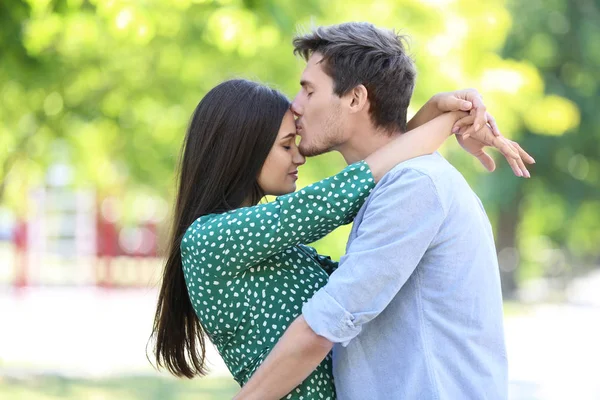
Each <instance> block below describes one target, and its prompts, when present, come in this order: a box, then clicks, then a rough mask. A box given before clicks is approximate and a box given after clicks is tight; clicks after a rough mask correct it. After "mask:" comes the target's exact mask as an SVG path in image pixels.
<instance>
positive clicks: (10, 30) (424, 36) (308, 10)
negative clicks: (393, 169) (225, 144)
mask: <svg viewBox="0 0 600 400" xmlns="http://www.w3.org/2000/svg"><path fill="white" fill-rule="evenodd" d="M550 3H551V4H552V5H551V7H555V8H556V10H554V9H552V10H554V11H553V13H552V14H551V15H552V17H548V18H549V19H548V18H546V17H544V16H543V15H545V14H544V13H545V11H544V10H550V8H549V7H550V6H546V3H543V4H542V3H541V2H533V3H527V4H533V5H531V6H529V5H527V6H525V5H520V4H516V5H514V6H513V7H516V8H515V16H514V18H515V20H514V21H513V17H511V14H510V12H509V9H508V8H507V7H506V4H505V3H504V1H503V0H493V1H488V2H485V4H484V3H482V2H478V1H476V0H454V1H451V0H427V1H419V2H416V1H410V0H396V1H394V0H374V1H371V2H369V3H368V4H367V3H362V2H356V3H355V4H352V3H348V2H347V1H342V0H331V1H328V2H320V1H318V0H309V1H304V2H288V1H283V0H148V1H145V2H135V3H132V2H130V1H125V0H113V1H109V2H107V1H100V0H12V1H10V2H2V3H0V24H1V26H2V30H1V31H0V50H1V51H2V57H0V121H2V123H1V124H0V202H4V203H6V204H9V205H10V206H11V207H13V208H15V209H17V210H18V209H19V208H21V207H23V204H24V202H23V201H22V199H23V195H24V191H25V189H26V188H27V187H29V186H31V185H34V184H39V183H40V182H43V180H44V179H45V171H46V169H47V167H48V166H49V165H50V164H53V163H56V162H66V163H69V164H71V165H73V166H75V170H74V171H75V182H76V184H77V185H80V186H85V185H89V186H93V187H95V188H98V190H99V192H100V196H105V195H109V194H115V195H118V196H119V197H120V198H122V199H124V200H125V203H126V204H128V205H129V208H128V209H127V210H125V212H124V215H125V216H126V217H127V218H129V219H133V220H135V219H139V218H143V217H144V216H143V215H140V210H139V207H136V204H137V203H136V201H135V199H139V198H140V197H145V196H158V197H160V198H162V199H163V200H164V201H167V202H169V203H170V202H171V200H172V196H173V191H174V186H175V185H174V182H173V176H174V175H173V172H174V170H175V164H176V161H177V157H178V153H179V148H180V146H181V141H182V138H183V135H184V132H185V128H186V124H187V121H188V118H189V116H190V115H191V112H192V110H193V109H194V107H195V105H196V104H197V102H198V101H199V100H200V98H201V97H202V96H203V95H204V93H206V91H207V90H209V89H210V88H211V87H213V86H214V85H216V84H217V83H218V82H219V81H221V80H223V79H227V78H231V77H237V76H243V77H248V78H250V79H259V80H261V81H263V82H266V83H269V84H272V85H275V86H277V87H278V88H280V89H281V90H282V91H284V92H285V93H287V94H288V95H290V96H293V95H294V93H295V92H296V90H297V87H298V83H297V82H298V77H299V75H300V71H301V70H302V68H303V62H302V61H301V60H298V59H296V58H295V57H294V56H293V54H292V48H291V38H292V36H293V34H294V33H296V32H297V30H298V26H299V27H300V30H302V29H303V28H310V25H311V24H332V23H339V22H344V21H350V20H367V21H370V22H372V23H374V24H376V25H378V26H384V27H390V28H400V31H401V32H403V33H407V34H409V35H410V36H411V51H412V53H413V55H414V57H415V59H416V62H417V67H418V70H419V77H418V82H417V87H416V90H415V94H414V97H413V105H412V106H411V111H412V112H414V111H416V109H417V108H418V106H420V105H421V104H423V103H424V102H425V101H426V100H427V99H428V98H429V97H430V96H431V95H433V94H434V93H436V92H440V91H446V90H454V89H457V88H463V87H469V86H472V87H476V88H478V89H479V90H480V91H481V92H482V93H484V94H485V96H486V102H487V104H488V106H489V108H490V110H491V111H492V112H493V114H494V115H495V116H496V117H497V120H498V121H499V123H500V126H501V127H502V128H503V130H504V131H505V132H506V133H507V136H509V137H513V138H515V139H517V140H519V141H521V142H523V144H524V145H525V146H526V147H527V148H528V149H529V150H531V151H532V153H533V154H534V156H535V157H536V158H537V160H538V167H537V168H536V170H535V174H536V178H537V175H538V174H539V176H540V178H539V180H538V179H532V180H529V181H524V180H519V179H516V178H514V177H512V176H511V174H510V171H509V169H508V168H505V165H504V164H502V162H500V163H499V164H500V168H499V170H498V171H497V172H496V173H494V174H492V175H488V174H486V173H484V172H483V169H482V168H481V167H478V166H476V164H475V163H474V161H473V160H472V159H471V158H470V157H469V156H467V155H465V154H463V152H461V151H460V150H459V149H458V146H457V145H454V144H449V145H448V146H445V148H444V149H443V150H442V151H443V152H444V153H445V154H446V155H447V156H448V157H449V158H450V159H451V161H452V162H453V163H454V164H455V165H457V166H458V167H459V168H460V170H461V172H463V174H464V175H465V176H466V178H467V179H468V180H469V182H470V183H471V184H472V185H474V187H475V188H476V191H477V192H478V194H480V196H481V197H482V199H483V201H484V203H485V204H486V207H487V208H488V211H489V213H490V216H491V219H492V221H497V222H496V223H495V225H496V228H497V233H498V248H499V250H500V252H501V255H504V256H506V257H504V256H503V257H501V261H503V270H505V271H508V273H507V274H505V276H504V278H505V283H504V284H505V287H506V288H507V290H508V291H512V290H513V289H514V286H515V282H514V279H513V277H514V276H515V273H514V271H515V270H516V269H515V267H516V265H517V264H518V258H517V255H518V253H517V252H516V250H511V249H519V250H521V251H522V252H523V257H522V262H523V263H524V265H526V266H528V268H526V269H525V271H529V272H527V274H529V273H533V272H531V271H534V272H535V268H538V269H539V267H538V266H539V265H540V263H541V262H542V261H543V260H541V259H540V256H539V254H538V253H539V251H538V249H540V248H543V250H544V251H546V250H547V249H549V247H548V246H547V244H548V243H549V242H547V241H546V242H543V240H540V239H539V238H540V237H547V238H549V240H551V241H553V242H554V243H560V241H561V240H563V239H564V240H566V241H567V243H568V244H569V245H570V246H571V245H573V246H574V247H573V248H574V249H578V250H577V251H578V253H577V254H581V255H586V254H588V255H589V254H593V253H594V252H595V250H594V249H593V248H592V247H593V243H597V242H598V241H597V240H596V242H592V238H594V236H593V235H591V236H590V235H588V234H589V232H591V231H592V230H593V225H591V221H592V220H593V218H591V217H590V218H588V217H587V215H588V214H593V213H595V214H596V216H597V215H598V213H597V209H598V205H597V203H594V202H590V201H587V200H586V201H583V199H589V198H590V197H587V196H590V194H591V193H596V192H593V191H590V190H591V189H590V188H592V187H596V188H597V186H595V185H597V182H598V180H597V175H598V164H597V159H598V157H597V154H598V151H597V149H598V144H597V143H598V142H595V143H592V142H591V140H593V138H597V136H598V135H597V133H598V131H597V128H595V126H594V125H593V122H594V121H596V120H588V122H586V124H585V125H582V127H581V131H582V132H590V133H589V135H588V137H587V138H581V137H580V135H576V134H575V133H568V134H567V135H564V136H561V135H562V134H563V133H564V132H575V128H577V126H578V125H579V118H580V116H579V108H581V109H582V110H584V109H585V112H584V116H587V115H593V114H592V113H593V111H591V110H592V109H593V105H592V102H591V101H590V99H592V97H593V95H595V94H597V84H596V81H597V79H595V78H597V72H596V71H597V70H596V71H592V69H591V68H592V66H594V65H596V66H597V65H598V64H597V60H598V50H597V48H596V47H597V46H596V47H594V46H593V45H592V44H590V43H594V41H593V40H592V39H593V38H594V37H597V36H594V35H597V26H598V25H597V24H596V25H593V13H588V14H587V15H585V20H586V21H588V22H586V23H584V24H583V25H577V24H578V21H579V22H581V21H583V20H584V19H583V17H582V19H581V21H580V20H579V19H576V20H571V19H570V18H572V16H570V14H568V13H570V12H571V11H570V10H569V9H570V7H567V6H565V4H567V5H568V4H569V3H567V2H561V1H558V0H553V1H552V2H550ZM550 3H548V4H550ZM576 3H578V4H579V3H581V4H582V6H581V7H584V6H583V5H585V4H589V2H587V3H586V2H584V1H583V0H578V2H576ZM561 4H562V5H561ZM518 7H523V10H521V9H520V8H518ZM536 7H537V8H536ZM561 7H562V8H561ZM585 7H589V5H586V6H585ZM593 9H595V10H596V9H597V7H596V8H593ZM540 10H541V11H543V12H540ZM536 13H537V14H536ZM530 14H531V16H530V18H531V21H528V24H524V23H522V22H521V21H526V20H527V19H526V18H528V17H527V16H528V15H530ZM549 15H550V14H549ZM557 15H558V16H557ZM577 15H579V14H577ZM582 15H583V14H582ZM561 16H562V17H561ZM573 18H579V17H573ZM538 20H539V21H538ZM535 21H538V22H539V23H538V22H535ZM548 21H551V22H548ZM557 21H558V22H557ZM565 21H567V22H565ZM533 22H535V23H536V24H537V25H535V24H534V23H533ZM511 24H512V29H513V30H512V33H511V34H510V37H509V40H508V42H506V39H507V36H508V35H509V32H511ZM561 24H562V25H561ZM523 25H527V26H525V27H523ZM529 25H531V26H529ZM565 25H566V26H567V29H566V31H565ZM538 26H539V27H538ZM557 26H558V28H556V27H557ZM582 26H583V27H582ZM575 27H577V30H575ZM520 29H525V30H523V31H522V33H519V32H521V31H520ZM563 31H565V32H564V33H561V32H563ZM576 32H580V33H576ZM538 34H539V35H538ZM519 35H520V36H519ZM540 35H541V36H540ZM578 35H583V36H581V37H580V36H578ZM586 35H587V36H586ZM538 36H539V37H538ZM567 37H571V39H569V40H572V41H577V40H579V41H578V42H577V43H576V44H573V43H575V42H573V43H571V42H569V41H567V39H566V38H567ZM583 37H585V38H589V40H588V39H583ZM535 38H537V39H535ZM534 39H535V40H534ZM563 39H564V41H563ZM505 42H506V43H505ZM577 46H580V47H577ZM563 48H568V49H569V51H571V50H572V52H574V53H576V52H577V51H578V50H577V49H580V50H579V51H580V52H581V54H579V53H578V54H574V56H575V57H576V58H575V59H576V60H579V61H575V62H571V63H565V62H563V60H571V58H569V57H570V56H568V54H566V53H567V52H565V54H564V55H563V54H558V55H552V54H557V53H558V49H560V50H562V49H563ZM503 49H504V50H503ZM532 49H535V51H533V50H532ZM552 51H554V53H552ZM534 53H535V54H534ZM499 54H503V56H502V57H501V56H500V55H499ZM548 54H551V55H552V57H558V58H552V57H550V56H548ZM583 54H585V56H584V55H583ZM503 57H504V58H503ZM577 57H579V58H577ZM550 58H552V60H554V61H553V62H554V64H552V63H551V62H550V61H551V60H550ZM556 60H558V61H556ZM594 60H595V61H594ZM594 63H596V64H594ZM565 65H566V67H565ZM552 71H554V72H552ZM556 71H558V72H556ZM553 74H554V75H553ZM594 74H596V75H594ZM567 82H571V83H567ZM560 85H563V86H565V90H559V89H557V88H558V87H560ZM545 86H546V87H545ZM567 86H568V87H569V89H568V90H567V89H566V87H567ZM575 87H579V88H581V93H587V94H586V95H585V96H584V94H579V95H574V94H573V93H574V91H575ZM591 88H593V90H592V89H591ZM578 90H579V89H578ZM567 99H571V100H567ZM593 116H594V118H596V119H597V118H598V116H597V115H593ZM589 121H592V122H589ZM584 127H585V128H584ZM594 129H595V130H594ZM592 132H593V134H592ZM575 137H576V138H577V139H575ZM547 154H552V156H551V157H548V156H546V155H547ZM551 165H553V166H556V167H551ZM342 167H343V160H342V158H341V157H340V156H339V155H337V154H328V155H324V156H319V157H317V158H315V159H314V160H311V162H309V163H308V164H307V165H306V166H305V167H303V169H302V174H301V179H300V185H305V184H308V183H310V182H312V181H314V180H316V179H320V178H322V177H324V176H326V175H329V174H331V173H334V172H335V171H336V170H339V169H341V168H342ZM540 167H541V168H540ZM584 172H585V174H584ZM558 179H561V185H562V186H560V188H561V189H558V186H556V182H555V181H556V180H558ZM583 188H586V189H585V190H584V189H583ZM588 189H589V190H588ZM563 190H564V191H563ZM522 198H525V201H523V202H521V199H522ZM578 199H579V200H581V204H582V205H583V206H582V207H581V208H580V209H577V210H575V209H573V208H572V207H571V208H569V205H568V204H569V202H571V201H576V200H577V201H579V200H578ZM569 210H571V211H569ZM519 211H520V213H519ZM571 217H572V218H571ZM594 217H595V216H594ZM520 218H523V223H522V224H521V225H520V227H519V225H518V222H519V220H520ZM567 220H568V221H567ZM567 223H568V224H569V227H570V228H572V231H569V232H565V231H561V228H562V227H564V224H567ZM347 232H348V227H344V228H341V229H339V230H338V231H336V232H334V233H333V234H332V235H330V236H328V237H327V238H325V239H323V240H322V241H320V242H318V243H317V244H316V247H317V248H318V249H319V250H320V251H321V252H323V253H325V254H331V255H332V256H333V257H339V256H340V255H341V254H343V252H344V245H345V240H346V237H347ZM540 235H545V236H540ZM596 237H597V236H596ZM581 243H586V244H585V245H582V244H581ZM544 246H546V247H544ZM505 249H506V250H505ZM503 251H504V253H503ZM595 254H597V252H596V253H595ZM507 260H508V261H511V260H513V261H514V264H510V263H508V264H507V263H506V262H507ZM533 266H534V267H535V268H534V267H533ZM527 274H524V276H525V275H527Z"/></svg>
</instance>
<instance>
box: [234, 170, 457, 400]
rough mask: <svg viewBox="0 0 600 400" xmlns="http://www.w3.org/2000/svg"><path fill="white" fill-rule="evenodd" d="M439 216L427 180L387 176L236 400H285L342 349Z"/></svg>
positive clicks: (401, 277) (405, 269)
mask: <svg viewBox="0 0 600 400" xmlns="http://www.w3.org/2000/svg"><path fill="white" fill-rule="evenodd" d="M444 217H445V212H444V210H443V208H442V205H441V202H440V200H439V198H438V195H437V192H436V189H435V187H434V186H433V183H432V182H431V179H430V178H429V177H428V176H426V175H424V174H422V173H420V172H418V171H416V170H413V169H409V168H407V169H403V170H400V171H396V172H393V173H389V174H387V175H386V176H385V177H384V178H383V179H382V180H381V182H380V186H379V188H378V189H377V191H376V192H374V193H373V198H372V199H371V200H370V202H369V206H368V207H367V209H366V212H365V215H364V217H363V222H362V224H361V226H360V228H359V232H358V236H357V237H356V238H355V239H354V241H353V242H352V243H351V245H350V247H349V248H348V253H347V254H346V255H344V256H343V257H342V259H341V260H340V264H339V267H338V269H337V270H336V271H335V272H334V273H333V274H332V275H331V277H330V279H329V282H328V283H327V285H326V286H325V287H323V288H321V289H320V290H319V291H318V292H317V293H316V294H315V295H314V296H313V297H312V298H311V299H310V300H309V301H308V302H307V303H306V304H305V305H304V307H303V309H302V312H303V314H302V316H300V317H298V319H296V321H294V323H292V325H291V326H290V327H289V328H288V330H287V331H286V332H285V333H284V335H283V336H282V338H281V339H280V340H279V342H278V343H277V345H276V346H275V348H274V349H273V351H272V352H271V353H270V354H269V356H268V357H267V359H266V360H265V362H264V363H263V364H262V365H261V367H260V368H259V369H258V370H257V372H256V373H255V374H254V375H253V377H252V378H251V379H250V381H249V382H248V383H247V385H246V386H244V388H243V389H242V392H240V394H239V395H238V397H236V399H275V398H279V397H280V396H284V395H285V394H286V393H289V392H290V391H291V390H292V389H293V388H294V387H296V386H297V385H299V384H300V383H301V382H302V381H303V380H304V379H306V377H307V376H308V375H309V374H310V373H311V372H312V371H313V370H314V369H315V368H316V367H317V366H318V365H319V363H320V362H321V361H322V359H323V358H324V357H325V356H326V355H327V352H328V351H329V349H330V348H331V344H332V343H341V344H342V345H343V346H347V345H348V343H349V342H350V341H351V340H352V339H353V338H354V337H356V336H357V335H358V334H359V333H360V331H361V329H362V325H363V324H365V323H367V322H368V321H370V320H372V319H373V318H375V317H376V316H377V315H379V313H381V312H382V311H383V310H384V309H385V307H387V305H388V304H389V302H390V301H391V300H392V299H393V298H394V296H395V295H396V294H397V293H398V291H399V290H400V288H401V287H402V286H403V285H404V283H405V282H406V281H407V280H408V278H409V277H410V275H411V274H412V273H413V271H414V269H415V268H416V266H417V265H418V263H419V262H420V260H421V258H422V257H423V255H424V254H425V251H426V250H427V248H428V247H429V245H430V244H431V242H432V240H433V238H434V237H435V235H436V234H437V232H438V229H439V227H440V226H441V224H442V221H443V219H444ZM278 396H279V397H278Z"/></svg>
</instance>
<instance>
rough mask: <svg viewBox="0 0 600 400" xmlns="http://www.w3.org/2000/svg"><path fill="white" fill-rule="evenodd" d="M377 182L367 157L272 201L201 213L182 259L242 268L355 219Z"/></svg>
mask: <svg viewBox="0 0 600 400" xmlns="http://www.w3.org/2000/svg"><path fill="white" fill-rule="evenodd" d="M374 186H375V182H374V180H373V175H372V174H371V170H370V169H369V166H368V164H367V163H365V162H364V161H361V162H358V163H355V164H352V165H350V166H348V167H346V168H345V169H344V170H342V171H341V172H340V173H339V174H337V175H334V176H332V177H330V178H327V179H324V180H322V181H319V182H317V183H315V184H312V185H310V186H307V187H305V188H303V189H301V190H299V191H298V192H295V193H291V194H288V195H285V196H280V197H278V198H277V199H276V200H275V201H273V202H270V203H267V204H259V205H256V206H254V207H245V208H239V209H236V210H232V211H230V212H226V213H223V214H217V215H211V216H205V217H201V218H199V219H198V220H196V221H195V222H194V223H193V224H192V225H191V226H190V228H189V229H188V230H187V232H186V234H185V235H184V237H183V239H182V243H181V252H182V259H184V260H187V261H189V260H190V259H193V260H194V261H196V260H198V261H200V262H202V263H204V264H205V265H207V266H208V267H215V268H216V270H217V271H222V272H223V274H224V273H226V272H227V271H229V272H232V271H233V272H241V271H243V270H245V269H248V268H250V267H252V266H253V265H256V264H257V263H259V262H260V261H262V260H264V259H266V258H268V257H271V256H272V255H274V254H276V253H279V252H281V251H283V250H285V249H288V248H289V247H292V246H294V245H297V244H300V243H311V242H314V241H315V240H318V239H320V238H322V237H323V236H325V235H326V234H328V233H329V232H331V231H333V230H334V229H335V228H337V227H339V226H341V225H345V224H348V223H350V222H352V220H353V219H354V217H355V216H356V214H357V212H358V210H359V209H360V207H361V206H362V205H363V203H364V202H365V199H366V198H367V196H368V195H369V194H370V193H371V190H372V189H373V187H374Z"/></svg>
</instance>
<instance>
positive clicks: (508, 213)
mask: <svg viewBox="0 0 600 400" xmlns="http://www.w3.org/2000/svg"><path fill="white" fill-rule="evenodd" d="M522 198H523V194H522V192H521V189H520V188H519V189H518V190H517V193H516V194H515V197H514V199H513V200H512V201H511V202H510V203H508V204H505V205H503V206H502V207H501V208H500V213H499V215H498V233H497V236H496V249H497V251H498V265H499V267H500V278H501V280H502V295H503V296H504V299H513V298H514V297H515V295H516V291H517V288H518V286H517V279H516V278H517V269H518V267H519V250H518V247H517V242H516V237H517V228H518V225H519V204H520V203H521V200H522Z"/></svg>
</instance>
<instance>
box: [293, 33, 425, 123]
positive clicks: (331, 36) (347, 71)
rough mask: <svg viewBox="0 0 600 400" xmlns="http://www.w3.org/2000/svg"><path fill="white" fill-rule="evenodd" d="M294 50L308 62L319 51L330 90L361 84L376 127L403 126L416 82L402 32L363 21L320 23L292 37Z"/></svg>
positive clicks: (342, 92)
mask: <svg viewBox="0 0 600 400" xmlns="http://www.w3.org/2000/svg"><path fill="white" fill-rule="evenodd" d="M293 43H294V54H300V55H301V56H302V57H303V58H304V59H305V60H307V61H308V59H309V58H310V56H311V55H312V54H313V53H316V52H317V53H320V54H322V55H323V63H322V66H323V70H324V71H325V73H326V74H328V75H329V76H331V78H332V79H333V90H334V93H335V94H337V95H338V96H343V95H345V94H346V93H348V92H349V91H350V90H351V89H353V88H354V87H356V86H357V85H360V84H362V85H364V86H365V87H366V88H367V91H368V98H369V102H370V105H371V107H370V110H369V113H370V115H371V119H372V121H373V123H374V124H375V126H376V127H378V128H383V129H385V130H388V131H396V130H398V129H400V130H401V131H402V132H405V131H406V123H407V121H406V113H407V110H408V104H409V102H410V98H411V96H412V92H413V89H414V86H415V77H416V70H415V65H414V62H413V60H412V59H411V57H410V56H409V55H408V54H407V53H406V46H405V43H406V37H405V36H401V35H398V34H397V33H396V32H394V31H391V30H387V29H380V28H377V27H375V26H374V25H372V24H369V23H365V22H348V23H344V24H340V25H332V26H325V27H318V28H316V29H314V30H313V31H312V32H311V33H308V34H306V35H301V36H297V37H295V38H294V42H293Z"/></svg>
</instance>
